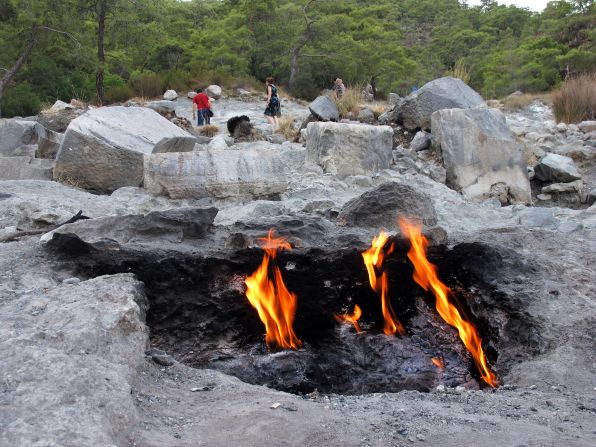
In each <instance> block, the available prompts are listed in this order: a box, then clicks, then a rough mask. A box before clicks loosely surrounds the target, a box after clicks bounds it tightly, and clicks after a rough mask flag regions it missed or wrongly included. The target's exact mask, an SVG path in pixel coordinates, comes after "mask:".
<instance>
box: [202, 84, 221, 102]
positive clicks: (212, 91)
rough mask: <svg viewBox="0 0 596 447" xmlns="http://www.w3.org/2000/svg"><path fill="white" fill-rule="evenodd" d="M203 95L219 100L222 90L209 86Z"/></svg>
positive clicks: (217, 86) (216, 86) (215, 86)
mask: <svg viewBox="0 0 596 447" xmlns="http://www.w3.org/2000/svg"><path fill="white" fill-rule="evenodd" d="M205 94H206V95H207V96H209V97H210V98H213V99H219V98H221V96H222V94H223V90H222V89H221V87H220V86H219V85H210V86H209V87H207V88H206V89H205Z"/></svg>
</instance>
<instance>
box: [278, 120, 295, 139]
mask: <svg viewBox="0 0 596 447" xmlns="http://www.w3.org/2000/svg"><path fill="white" fill-rule="evenodd" d="M278 122H279V128H278V129H277V132H279V133H280V134H282V135H283V136H284V138H285V139H286V140H293V139H294V138H296V136H297V135H298V129H296V127H295V126H294V117H293V116H291V115H284V116H282V117H280V118H279V121H278Z"/></svg>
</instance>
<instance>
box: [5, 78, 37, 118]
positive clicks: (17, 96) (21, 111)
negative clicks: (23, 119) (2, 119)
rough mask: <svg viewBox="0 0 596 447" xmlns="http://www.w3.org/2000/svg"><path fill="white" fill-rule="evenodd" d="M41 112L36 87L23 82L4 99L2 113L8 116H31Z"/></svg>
mask: <svg viewBox="0 0 596 447" xmlns="http://www.w3.org/2000/svg"><path fill="white" fill-rule="evenodd" d="M40 110H41V103H40V101H39V98H38V97H37V95H36V94H35V93H34V87H33V86H32V85H31V84H29V83H27V82H23V83H20V84H19V85H17V86H16V87H15V88H13V89H11V90H9V91H8V93H6V95H4V97H3V98H2V111H3V113H5V114H6V116H31V115H36V114H37V113H38V112H39V111H40Z"/></svg>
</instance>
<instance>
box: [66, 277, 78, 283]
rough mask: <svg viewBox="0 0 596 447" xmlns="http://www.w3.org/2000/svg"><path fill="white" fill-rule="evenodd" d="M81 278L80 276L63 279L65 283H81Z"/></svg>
mask: <svg viewBox="0 0 596 447" xmlns="http://www.w3.org/2000/svg"><path fill="white" fill-rule="evenodd" d="M80 282H81V280H80V279H79V278H74V277H73V278H66V279H65V280H64V281H62V283H63V284H78V283H80Z"/></svg>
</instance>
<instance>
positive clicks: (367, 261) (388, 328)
mask: <svg viewBox="0 0 596 447" xmlns="http://www.w3.org/2000/svg"><path fill="white" fill-rule="evenodd" d="M388 239H389V235H388V234H387V233H385V232H384V231H383V230H381V232H380V233H379V235H378V236H375V237H373V240H372V245H371V247H370V248H369V249H368V250H366V251H364V252H362V258H363V259H364V265H366V270H367V272H368V280H369V282H370V286H371V288H372V289H373V290H374V291H375V292H377V293H380V294H381V311H382V312H383V320H384V321H385V323H384V325H383V332H385V334H387V335H393V334H395V333H396V332H398V333H399V334H400V335H403V334H405V332H406V330H405V329H404V327H403V325H402V324H401V323H400V322H399V320H398V319H397V317H396V316H395V312H394V311H393V308H392V307H391V303H390V302H389V300H388V299H387V294H388V290H389V285H388V282H387V274H386V273H385V272H383V273H382V274H381V281H380V287H379V278H378V277H377V273H376V272H375V267H376V268H377V269H380V268H381V266H382V265H383V259H384V258H385V253H384V252H383V247H384V246H385V244H386V243H387V240H388ZM393 250H394V246H393V244H391V246H390V247H389V250H388V253H392V252H393Z"/></svg>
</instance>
